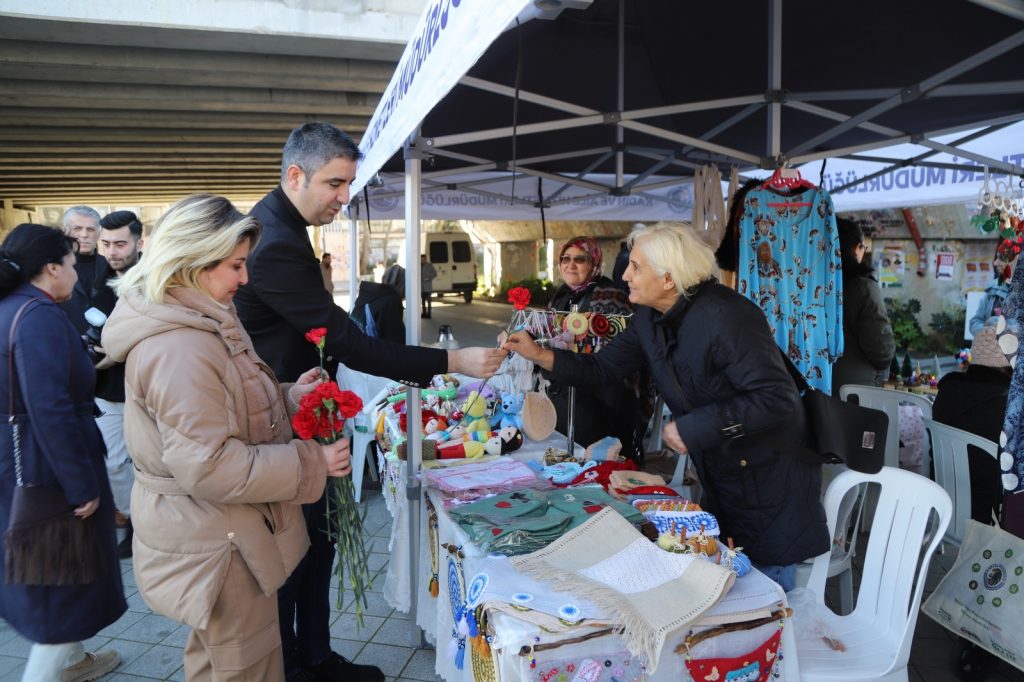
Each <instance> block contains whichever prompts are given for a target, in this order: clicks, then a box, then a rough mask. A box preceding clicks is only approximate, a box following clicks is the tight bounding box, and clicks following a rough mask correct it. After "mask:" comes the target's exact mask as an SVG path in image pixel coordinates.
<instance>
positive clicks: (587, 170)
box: [548, 149, 612, 202]
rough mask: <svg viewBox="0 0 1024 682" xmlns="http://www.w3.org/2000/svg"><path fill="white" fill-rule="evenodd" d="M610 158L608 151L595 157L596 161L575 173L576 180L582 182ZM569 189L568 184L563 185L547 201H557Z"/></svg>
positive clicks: (609, 151)
mask: <svg viewBox="0 0 1024 682" xmlns="http://www.w3.org/2000/svg"><path fill="white" fill-rule="evenodd" d="M611 156H612V152H611V150H610V149H609V150H608V151H606V152H604V153H603V154H601V156H599V157H597V158H596V159H594V160H593V161H591V162H590V163H589V164H587V167H586V168H584V169H583V170H581V171H580V172H579V173H577V174H576V179H577V180H582V179H583V178H584V176H586V175H589V174H590V172H591V171H593V170H594V169H595V168H597V167H598V166H600V165H601V164H602V163H604V162H605V161H607V160H608V159H610V158H611ZM569 187H571V185H570V184H569V183H563V184H562V186H561V187H559V188H558V189H556V190H555V191H554V192H552V193H551V195H550V196H548V201H549V202H550V200H551V199H557V198H558V197H559V196H561V194H562V192H564V191H565V190H567V189H569Z"/></svg>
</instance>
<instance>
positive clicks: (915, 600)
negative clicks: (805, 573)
mask: <svg viewBox="0 0 1024 682" xmlns="http://www.w3.org/2000/svg"><path fill="white" fill-rule="evenodd" d="M862 483H869V484H878V485H879V486H880V487H881V489H880V490H879V492H878V507H877V509H876V510H875V515H874V519H873V521H872V524H871V529H870V531H869V534H868V546H867V551H866V552H865V553H864V569H863V574H862V576H861V583H860V592H859V593H858V595H857V605H856V607H855V608H854V610H853V613H852V614H850V615H849V616H845V617H846V618H856V619H858V622H859V623H860V624H861V629H863V630H864V631H869V632H874V633H876V634H880V635H882V634H884V637H885V639H887V640H889V641H894V642H899V646H898V647H897V648H896V651H897V653H896V657H895V659H894V660H893V661H892V663H891V665H890V667H889V668H888V670H898V669H900V668H905V667H906V665H907V662H908V661H909V660H910V645H911V640H912V638H913V633H914V627H915V625H916V624H917V614H918V611H919V607H920V605H921V594H922V593H923V591H924V583H925V579H926V578H927V575H928V564H929V562H930V561H931V557H932V554H933V553H934V552H935V548H936V547H937V546H938V544H939V542H940V541H941V540H942V537H943V534H944V533H945V532H946V528H947V527H948V525H949V521H950V517H951V516H952V513H953V505H952V502H951V501H950V499H949V495H947V494H946V491H944V490H943V489H942V488H941V487H940V486H939V485H938V484H936V483H935V482H934V481H930V480H928V479H927V478H925V477H923V476H919V475H918V474H914V473H911V472H909V471H903V470H901V469H897V468H894V467H882V470H881V471H879V472H878V473H877V474H864V473H860V472H858V471H844V472H843V473H841V474H839V476H837V477H836V478H835V480H834V481H832V484H831V485H829V487H828V490H827V491H826V493H825V515H826V517H827V519H828V527H829V533H830V534H831V535H832V536H833V537H834V536H835V528H836V520H837V517H838V515H839V507H840V505H841V504H842V501H843V498H844V497H845V495H846V493H847V491H849V490H850V489H851V488H853V487H855V486H858V485H860V484H862ZM932 511H934V512H935V513H936V515H937V521H936V522H935V523H934V525H933V524H932V520H933V516H932ZM926 542H927V545H925V543H926ZM922 547H923V548H924V549H923V551H922ZM830 559H831V553H825V554H822V555H820V556H818V557H816V558H815V560H814V565H813V567H812V568H811V576H810V579H809V580H808V581H807V587H808V588H809V589H810V590H812V591H813V592H814V593H815V595H816V596H817V599H818V601H819V603H822V604H824V603H825V579H826V575H827V572H828V567H829V561H830Z"/></svg>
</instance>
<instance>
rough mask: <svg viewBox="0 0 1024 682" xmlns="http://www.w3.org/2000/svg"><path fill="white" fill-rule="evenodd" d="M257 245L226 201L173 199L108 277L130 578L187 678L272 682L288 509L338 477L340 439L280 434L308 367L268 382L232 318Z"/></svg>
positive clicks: (253, 223)
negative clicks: (170, 634)
mask: <svg viewBox="0 0 1024 682" xmlns="http://www.w3.org/2000/svg"><path fill="white" fill-rule="evenodd" d="M260 232H261V228H260V224H259V222H258V221H257V220H256V219H255V218H253V217H252V216H245V215H242V214H241V213H239V212H238V211H237V210H236V209H235V207H234V206H232V205H231V202H229V201H228V200H227V199H224V198H223V197H217V196H212V195H193V196H190V197H186V198H185V199H182V200H181V201H179V202H178V203H177V204H175V205H174V206H172V207H171V208H170V209H169V210H168V211H167V213H165V214H164V215H163V216H161V217H160V219H159V220H158V221H157V223H156V226H155V228H154V231H153V235H152V237H151V238H150V239H149V240H148V241H147V242H146V257H145V258H143V259H142V260H141V261H139V264H138V265H136V266H135V267H134V268H132V269H131V270H129V271H128V272H127V273H126V274H124V275H122V276H121V278H120V279H119V280H118V282H117V284H116V288H117V292H118V294H119V296H120V298H119V300H118V303H117V307H116V308H115V309H114V312H113V314H112V315H111V316H110V319H109V320H108V321H107V323H106V325H104V328H103V347H104V348H105V349H106V350H107V354H108V356H109V357H111V358H112V359H113V360H115V361H116V362H124V363H126V366H125V398H126V400H125V414H124V432H125V441H126V442H127V444H128V449H129V451H131V453H132V459H133V460H134V463H135V468H136V472H135V486H134V488H133V489H132V500H131V507H132V522H133V524H134V526H135V537H134V541H133V545H132V550H133V564H134V569H135V581H136V584H137V585H138V587H139V592H140V593H141V594H142V597H143V599H145V601H146V603H147V604H148V605H149V606H150V608H152V609H153V610H154V611H156V612H157V613H160V614H163V615H165V616H167V617H169V618H173V619H174V620H177V621H179V622H182V623H185V624H186V625H188V626H189V627H190V628H191V632H190V634H189V637H188V642H187V643H186V645H185V677H186V679H189V680H214V681H216V682H229V681H230V682H243V681H248V680H266V681H271V682H281V681H283V680H284V677H285V672H284V656H283V653H282V647H281V632H280V628H279V626H278V612H277V590H278V588H279V587H280V586H281V585H282V584H284V581H285V578H287V576H288V575H289V574H290V573H291V572H292V571H293V570H294V569H295V567H296V565H298V563H299V561H300V560H301V559H302V557H303V555H305V553H306V549H307V548H308V547H309V536H308V534H307V533H306V526H305V523H304V520H303V516H302V509H301V506H300V505H302V504H306V503H310V502H315V501H316V500H318V499H319V498H320V496H321V495H322V494H323V490H324V483H325V477H326V476H345V475H348V473H349V472H350V471H351V466H350V463H349V446H348V440H347V439H343V440H340V441H338V442H337V443H333V444H331V445H320V444H318V443H316V442H315V441H311V440H309V441H307V440H298V439H296V438H293V436H292V431H291V428H290V425H289V416H290V413H291V412H292V411H293V410H294V409H295V408H296V405H297V404H298V401H299V400H300V398H301V397H302V396H303V395H305V394H307V393H309V392H310V391H311V390H313V389H314V388H315V387H316V385H317V384H318V383H319V381H320V379H319V372H320V370H319V369H318V368H314V369H311V370H310V371H308V372H306V373H305V374H303V375H302V376H301V377H299V380H298V382H296V383H295V384H291V385H285V386H280V385H278V383H277V380H276V379H275V378H274V374H273V372H271V371H270V368H269V367H267V365H266V364H265V363H264V362H263V361H262V360H261V359H260V358H259V357H258V356H257V355H256V352H255V351H254V350H253V347H252V342H251V340H250V339H249V335H248V334H246V333H245V330H244V329H243V328H242V325H241V323H240V322H239V320H238V316H237V314H236V312H235V306H234V304H233V303H232V299H233V297H234V295H235V292H236V291H237V290H238V287H239V286H240V285H243V284H245V283H246V281H247V279H248V275H247V271H246V258H247V257H248V255H249V251H250V249H251V248H252V247H253V246H254V244H255V243H256V242H257V240H258V239H259V237H260Z"/></svg>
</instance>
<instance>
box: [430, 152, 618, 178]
mask: <svg viewBox="0 0 1024 682" xmlns="http://www.w3.org/2000/svg"><path fill="white" fill-rule="evenodd" d="M613 150H614V147H612V146H611V145H608V146H607V147H591V148H589V149H580V150H578V151H573V152H561V153H559V154H544V155H542V156H530V157H527V158H523V159H519V160H518V161H517V162H516V164H517V165H518V164H520V163H546V162H548V161H561V160H563V159H577V158H580V157H582V156H593V155H594V154H610V153H611V152H612V151H613ZM431 153H432V154H434V155H435V156H443V157H445V158H449V159H459V160H462V161H468V162H469V163H485V162H486V163H495V162H493V161H491V160H490V159H483V158H480V157H477V156H470V155H469V154H460V153H459V152H453V151H452V150H450V149H435V150H433V151H431ZM459 172H461V171H452V170H445V171H440V172H439V173H435V172H431V173H429V174H425V175H424V177H427V175H430V176H437V175H439V174H441V173H445V174H449V175H451V174H452V173H459Z"/></svg>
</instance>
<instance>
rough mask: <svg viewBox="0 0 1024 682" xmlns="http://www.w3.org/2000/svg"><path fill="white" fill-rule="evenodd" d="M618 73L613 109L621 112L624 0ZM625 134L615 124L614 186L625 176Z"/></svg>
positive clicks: (621, 3)
mask: <svg viewBox="0 0 1024 682" xmlns="http://www.w3.org/2000/svg"><path fill="white" fill-rule="evenodd" d="M618 28H619V75H618V92H617V93H616V98H615V110H616V111H619V112H621V111H622V110H623V109H625V108H626V0H619V27H618ZM625 134H626V131H624V130H623V129H622V128H621V127H620V126H615V144H616V146H618V148H619V150H618V151H617V152H615V186H616V187H622V181H623V179H624V176H625V163H624V162H625V158H624V155H623V153H622V143H623V142H625Z"/></svg>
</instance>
